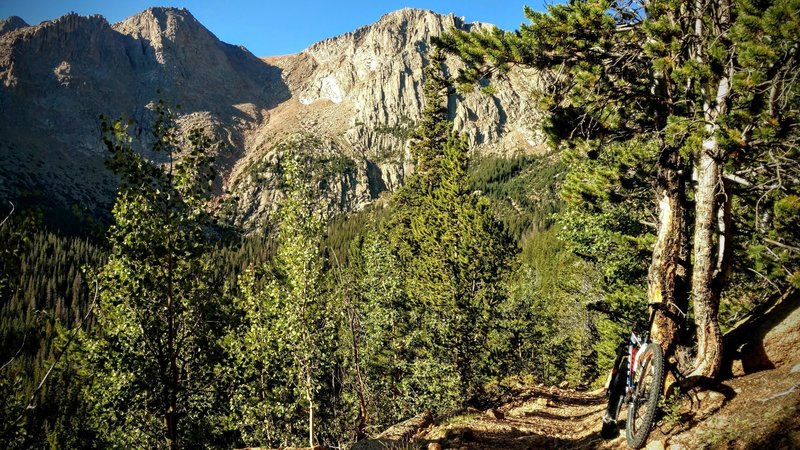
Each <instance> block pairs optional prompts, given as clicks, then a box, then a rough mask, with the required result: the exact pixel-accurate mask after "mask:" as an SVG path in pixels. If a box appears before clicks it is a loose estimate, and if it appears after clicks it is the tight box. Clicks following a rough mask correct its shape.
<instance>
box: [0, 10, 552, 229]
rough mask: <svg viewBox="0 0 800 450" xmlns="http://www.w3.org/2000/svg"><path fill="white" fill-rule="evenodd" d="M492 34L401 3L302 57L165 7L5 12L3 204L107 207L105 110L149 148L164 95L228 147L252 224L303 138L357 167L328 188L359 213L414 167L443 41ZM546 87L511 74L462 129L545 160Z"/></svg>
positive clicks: (277, 190)
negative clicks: (112, 18)
mask: <svg viewBox="0 0 800 450" xmlns="http://www.w3.org/2000/svg"><path fill="white" fill-rule="evenodd" d="M480 26H484V25H480V24H472V25H471V24H465V23H464V22H463V21H462V20H461V19H459V18H457V17H454V16H452V15H450V16H442V15H438V14H435V13H433V12H430V11H424V10H416V9H403V10H399V11H396V12H393V13H390V14H387V15H386V16H384V17H382V18H381V19H380V20H379V21H378V22H377V23H375V24H373V25H369V26H366V27H363V28H360V29H358V30H355V31H353V32H350V33H347V34H344V35H341V36H338V37H334V38H330V39H327V40H324V41H322V42H319V43H317V44H314V45H312V46H311V47H309V48H308V49H306V50H304V51H302V52H300V53H298V54H296V55H290V56H285V57H275V58H264V59H258V58H256V57H255V56H254V55H252V54H251V53H250V52H248V51H247V50H246V49H244V48H242V47H237V46H233V45H230V44H226V43H224V42H221V41H220V40H219V39H217V38H216V36H214V35H213V34H212V33H211V32H210V31H208V30H207V29H206V28H205V27H203V26H202V25H201V24H200V23H199V22H198V21H197V20H196V19H195V18H194V17H193V16H192V15H191V14H190V13H189V12H188V11H187V10H185V9H175V8H152V9H148V10H146V11H144V12H142V13H140V14H137V15H136V16H133V17H130V18H128V19H126V20H124V21H122V22H120V23H116V24H113V25H112V24H109V23H108V22H107V21H106V20H105V19H104V18H103V17H100V16H92V17H82V16H78V15H76V14H69V15H66V16H64V17H61V18H59V19H57V20H53V21H48V22H43V23H41V24H39V25H36V26H28V25H27V24H25V23H24V21H22V20H21V19H19V18H9V19H6V20H4V21H3V22H2V23H0V30H2V32H0V197H5V198H12V199H20V197H21V196H22V194H21V193H25V195H27V197H25V198H26V200H27V201H29V202H37V201H38V202H41V203H43V204H45V206H46V207H47V208H49V209H54V210H62V211H70V210H75V209H78V210H84V211H85V212H86V213H88V214H93V213H94V212H95V211H97V210H102V209H106V210H107V209H108V207H109V204H110V202H111V200H112V199H113V195H114V189H115V183H114V181H113V178H112V177H111V176H110V175H109V174H108V173H107V171H106V170H105V169H104V168H103V165H102V159H103V155H104V150H103V147H102V143H101V141H100V138H99V137H100V136H99V126H98V116H99V115H100V114H104V115H106V116H110V117H119V116H125V117H128V118H132V119H134V120H136V121H137V123H139V124H141V125H140V127H142V128H137V129H136V130H133V132H134V134H135V135H136V136H137V137H138V138H141V139H137V140H136V141H137V142H139V143H140V144H139V145H140V146H141V150H144V149H145V148H146V144H147V137H148V136H149V132H148V130H147V128H146V127H147V124H148V123H149V121H150V119H151V116H152V112H151V108H152V102H154V101H155V100H156V99H157V98H158V97H159V96H160V97H162V98H164V99H165V100H166V101H167V102H170V103H179V104H180V105H181V106H182V108H181V124H182V125H183V126H186V127H191V126H200V127H203V128H206V129H208V130H210V131H211V132H212V133H213V134H214V135H215V136H216V137H217V138H219V139H220V140H222V141H223V143H224V144H225V145H224V146H223V147H222V148H223V150H222V151H221V153H220V154H219V155H217V156H218V165H219V167H220V168H221V169H222V170H221V172H222V175H223V182H222V183H221V184H220V186H218V191H217V192H218V194H219V195H223V194H222V192H223V189H222V188H224V189H225V190H227V191H228V192H230V193H231V194H232V195H234V196H235V198H237V199H238V200H237V201H236V202H234V210H235V211H233V214H232V216H233V217H236V221H237V223H238V224H239V225H242V226H245V227H247V228H256V227H258V226H260V224H262V223H263V222H264V220H265V219H266V218H267V217H268V215H269V213H270V212H271V211H272V210H274V209H275V207H276V206H277V204H278V203H279V202H280V199H281V198H282V193H281V189H282V188H281V183H280V179H279V178H280V177H279V176H277V175H278V174H277V172H274V171H273V172H270V171H269V170H271V169H270V167H271V166H270V165H269V164H263V162H264V161H270V160H275V159H276V158H280V152H281V150H280V148H282V145H281V144H282V143H283V142H284V141H286V140H287V139H289V140H291V139H295V140H296V139H297V136H298V133H300V134H301V135H302V139H301V141H302V142H305V143H309V142H313V143H314V145H308V146H305V147H304V148H301V149H299V151H302V152H305V153H306V154H307V155H308V156H309V157H310V159H311V160H312V161H319V162H320V163H321V164H326V163H325V161H328V162H330V161H334V160H335V161H338V162H337V164H335V165H334V166H335V167H339V168H346V169H347V172H340V173H330V174H329V175H330V177H329V178H327V179H325V180H323V182H322V184H321V185H320V186H321V187H320V198H321V199H323V200H324V204H325V205H326V209H327V210H328V211H329V212H330V213H336V212H339V211H349V210H358V209H361V208H363V207H364V206H365V205H367V204H369V203H370V202H372V201H374V200H375V199H376V198H378V196H380V195H381V193H382V192H384V191H393V190H395V189H396V188H397V187H398V186H399V185H401V184H402V182H403V179H404V177H405V176H406V175H407V174H408V173H409V172H410V171H411V170H413V166H412V164H411V161H410V155H409V153H408V143H409V136H410V134H411V132H412V131H413V127H414V124H415V122H416V121H417V120H418V118H419V116H420V111H421V107H422V98H421V88H422V83H423V79H422V69H423V67H424V66H425V64H426V62H427V52H428V50H429V47H430V39H431V37H433V36H438V35H440V34H441V33H443V32H445V31H447V30H448V29H450V28H454V27H455V28H461V29H471V28H475V27H480ZM448 67H449V70H450V71H451V72H455V71H456V70H457V69H458V67H459V62H458V61H457V60H455V59H452V58H451V59H449V60H448ZM534 81H535V77H534V76H533V75H532V74H530V73H522V72H519V71H518V72H512V73H511V74H510V75H509V77H508V78H507V79H506V80H502V81H500V82H498V84H497V86H496V87H497V90H496V94H494V95H493V96H489V95H484V94H481V93H474V94H469V95H464V96H455V95H454V96H453V97H452V98H451V99H450V113H451V117H452V118H453V119H454V126H455V128H456V129H457V130H459V131H462V132H464V133H465V134H466V135H467V136H468V137H469V139H470V141H471V143H472V144H473V147H474V148H475V149H476V151H477V152H482V153H496V154H500V155H506V154H510V153H518V152H536V151H539V150H540V149H541V148H543V146H544V144H543V142H544V139H543V138H542V136H541V133H540V131H539V125H538V121H539V117H540V114H539V113H538V112H537V111H536V109H535V107H534V105H533V104H532V102H531V101H530V100H529V99H528V93H529V92H530V90H531V87H532V86H531V85H530V84H531V83H533V82H534ZM158 92H160V94H159V93H158ZM309 137H313V139H308V138H309ZM342 161H346V164H339V163H342ZM262 169H263V170H265V172H263V173H262V172H259V171H260V170H262ZM37 199H38V200H37Z"/></svg>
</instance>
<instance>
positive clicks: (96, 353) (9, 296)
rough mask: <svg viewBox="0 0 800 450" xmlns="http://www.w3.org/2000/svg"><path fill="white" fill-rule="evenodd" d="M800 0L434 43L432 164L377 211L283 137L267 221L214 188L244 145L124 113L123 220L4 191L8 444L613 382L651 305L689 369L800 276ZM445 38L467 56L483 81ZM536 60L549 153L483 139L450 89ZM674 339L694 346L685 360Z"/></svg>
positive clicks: (3, 405)
mask: <svg viewBox="0 0 800 450" xmlns="http://www.w3.org/2000/svg"><path fill="white" fill-rule="evenodd" d="M798 11H800V3H799V2H798V1H797V0H775V1H765V2H751V1H738V0H737V1H733V2H716V1H708V2H694V3H691V4H688V3H684V2H673V1H654V2H648V3H646V4H644V3H643V4H639V3H636V2H633V3H628V2H606V1H596V0H575V1H570V2H568V3H564V4H557V5H553V6H550V7H549V8H548V11H547V12H545V13H537V12H534V11H531V10H527V11H526V15H527V18H528V21H527V22H526V24H523V26H522V27H521V28H520V30H519V31H516V32H504V31H501V30H498V29H493V30H479V31H477V32H466V31H459V30H453V32H452V33H450V34H448V35H445V36H443V37H442V38H441V39H439V40H438V41H437V42H436V43H435V44H436V45H435V46H434V47H432V50H431V52H430V53H429V55H428V58H429V63H428V65H427V67H426V69H425V86H424V91H423V92H424V109H423V115H422V118H421V120H420V121H419V122H418V123H417V124H416V126H415V128H414V131H413V134H412V136H411V138H410V152H411V155H412V157H413V162H414V172H413V174H411V175H409V176H408V177H407V178H406V179H405V180H404V183H403V185H402V186H401V187H399V188H398V189H397V190H396V191H395V192H393V193H391V195H384V196H382V197H381V198H380V199H378V200H376V201H375V202H374V203H372V204H371V205H369V206H368V207H367V208H365V209H364V210H362V211H359V212H354V213H344V214H339V215H330V214H328V212H327V211H326V210H324V209H323V208H321V207H320V205H319V204H318V203H317V202H316V199H317V196H316V194H315V189H318V187H319V186H320V183H321V182H322V181H321V179H320V173H321V172H324V171H325V170H326V168H325V167H320V163H319V161H317V160H315V158H314V155H313V154H312V153H310V151H309V148H310V146H309V137H308V136H305V135H304V134H303V133H302V132H300V131H298V133H297V134H296V135H295V136H293V137H292V138H290V139H287V140H285V141H284V142H282V143H281V144H280V148H279V149H278V150H279V151H280V155H281V156H280V159H279V161H278V168H279V173H280V174H281V183H282V186H283V187H284V189H285V192H286V195H285V198H283V199H282V203H281V206H280V208H279V209H278V210H277V211H276V212H275V213H274V214H273V215H271V216H270V218H269V221H268V223H267V224H266V225H264V226H263V227H262V228H261V229H259V230H256V231H255V232H251V233H244V232H242V230H239V229H237V228H236V226H234V225H233V224H232V223H230V221H229V220H227V218H226V215H225V214H224V212H225V211H226V205H225V204H220V203H219V202H216V203H215V202H213V201H212V195H211V190H212V187H213V186H214V181H215V179H216V178H217V176H218V175H217V173H216V171H215V163H214V158H213V157H212V156H211V155H212V154H213V150H214V148H215V146H217V145H219V143H218V142H216V141H215V140H214V139H212V138H211V137H210V135H208V134H207V133H206V132H205V131H204V130H202V129H193V130H191V131H188V132H187V131H185V130H182V129H180V128H179V127H177V126H176V118H177V115H179V114H180V109H178V108H176V107H175V106H173V105H170V104H167V103H165V102H159V103H158V104H156V105H155V107H154V113H155V114H154V116H155V121H154V123H153V124H152V125H151V127H150V128H151V129H152V131H153V135H154V136H153V139H152V142H153V143H152V148H151V150H152V155H158V161H160V162H158V163H156V162H154V161H152V160H150V159H148V158H146V157H145V156H143V155H142V154H141V153H139V152H137V151H135V150H134V146H133V145H132V143H131V142H132V139H135V137H132V136H131V135H130V134H129V127H128V125H127V122H125V121H123V120H117V119H116V118H111V119H109V118H102V119H101V121H100V123H99V124H98V125H99V127H100V128H102V139H103V140H104V143H105V145H106V147H107V149H108V152H107V163H106V164H107V167H108V169H109V170H110V171H111V172H113V173H114V174H115V175H116V176H117V177H118V179H119V180H120V185H119V191H118V194H117V197H116V201H115V204H114V208H113V211H112V212H111V214H112V217H113V219H112V221H111V223H109V224H102V223H95V224H93V225H92V226H91V227H89V226H87V227H86V228H85V230H84V232H82V233H77V234H75V233H73V234H67V233H61V232H60V231H59V230H58V228H57V227H56V226H53V225H52V224H48V225H47V226H45V225H44V224H43V221H42V219H41V217H39V216H40V213H39V212H37V211H35V210H31V209H26V208H25V205H15V204H11V203H7V204H4V205H2V206H0V207H2V208H3V209H2V210H0V220H2V225H0V242H1V243H2V246H1V247H0V268H1V269H2V270H1V271H0V298H1V299H2V304H1V306H2V310H0V342H2V346H1V347H0V364H2V366H0V390H1V391H2V392H3V395H2V400H0V424H1V425H0V442H3V443H6V444H7V447H8V448H45V447H47V448H239V447H246V446H253V447H267V448H273V447H284V446H310V447H314V446H316V445H325V446H329V447H336V448H346V447H348V446H349V445H351V444H352V443H354V442H356V441H358V440H361V439H364V438H365V437H368V436H373V435H375V434H376V433H378V432H380V431H381V430H383V429H384V428H386V427H387V426H389V425H392V424H394V423H396V422H399V421H401V420H404V419H407V418H409V417H411V416H414V415H416V414H419V413H420V412H423V411H431V412H432V413H433V414H434V415H435V416H437V415H438V416H445V415H448V414H453V413H456V412H458V411H463V410H466V409H467V408H469V407H471V408H486V407H489V406H491V405H493V404H495V403H496V402H497V401H499V400H500V399H504V398H506V397H507V395H508V392H510V391H511V390H512V389H514V388H515V387H517V386H520V385H537V384H543V385H545V386H551V385H559V384H562V383H564V382H567V384H568V385H569V386H571V387H577V388H585V389H595V388H599V387H602V386H603V384H604V383H605V382H606V374H607V371H608V370H609V368H610V367H611V364H612V362H613V359H614V357H615V355H616V350H617V347H618V345H619V344H620V342H621V341H622V340H623V339H624V338H625V331H626V329H625V324H624V323H620V322H616V321H612V320H609V318H608V317H606V316H604V315H599V314H596V313H592V312H591V311H589V310H587V308H586V305H587V304H589V303H593V302H602V303H603V304H604V305H606V306H607V307H608V308H610V309H612V310H613V311H614V312H615V313H617V314H619V315H621V316H624V317H628V318H641V317H643V316H644V317H646V314H647V303H648V302H666V303H671V304H674V305H676V306H677V307H678V308H679V310H680V311H683V312H684V314H685V317H684V318H683V319H682V320H676V319H675V318H674V317H668V316H666V315H659V316H658V318H657V321H656V331H655V332H654V333H655V335H656V336H657V339H658V341H659V342H660V343H661V345H662V347H664V350H665V351H666V352H667V353H668V354H669V355H671V356H672V360H671V364H672V370H674V372H675V373H676V374H682V375H683V376H685V377H686V379H689V380H690V379H691V378H692V377H696V378H708V379H714V378H716V377H718V376H719V375H720V372H721V370H722V367H723V364H724V361H723V360H724V354H723V349H722V335H723V334H724V333H725V332H726V331H728V330H729V329H730V328H731V327H733V325H734V324H735V323H736V322H737V321H739V320H740V319H741V318H742V317H743V316H745V315H746V314H747V313H749V312H750V311H752V310H754V309H756V308H758V307H760V306H762V305H766V304H769V303H770V302H775V301H777V300H780V299H787V298H788V299H793V300H792V301H796V300H797V289H798V288H800V265H799V264H798V263H799V262H800V227H798V223H800V222H799V221H800V154H798V153H799V152H800V147H798V143H799V142H800V140H799V139H800V129H798V114H799V113H800V109H798V107H799V106H800V102H799V101H798V100H799V98H798V94H800V85H798V82H797V75H798V70H797V69H798V64H799V63H798V58H799V57H800V55H798V45H799V44H800V42H799V41H798V36H800V17H799V16H800V13H798ZM446 54H450V55H456V56H458V57H459V58H461V59H462V60H463V61H464V62H465V63H466V69H464V70H462V71H461V72H460V73H458V74H451V73H449V72H448V71H447V70H446V68H445V65H444V58H445V55H446ZM513 66H524V67H530V68H535V69H537V70H538V73H539V76H540V77H541V79H542V83H541V91H540V92H538V93H537V96H538V97H537V99H538V101H539V102H540V103H541V106H542V108H543V109H544V110H545V111H547V113H548V120H547V130H546V131H547V133H548V136H549V139H550V150H549V151H548V152H546V153H543V154H539V155H518V156H490V155H481V156H478V155H475V154H474V153H473V152H471V149H470V148H469V145H468V144H467V140H466V139H465V138H464V137H463V136H461V135H459V134H458V133H456V132H454V131H453V126H452V122H451V121H450V120H448V109H447V100H448V96H456V95H460V94H459V93H460V92H464V91H468V90H472V89H476V88H479V89H483V90H485V91H486V94H487V95H491V87H492V85H491V82H492V80H494V79H496V78H497V77H502V76H503V74H504V73H506V72H507V71H508V69H509V68H510V67H513ZM673 355H674V356H673Z"/></svg>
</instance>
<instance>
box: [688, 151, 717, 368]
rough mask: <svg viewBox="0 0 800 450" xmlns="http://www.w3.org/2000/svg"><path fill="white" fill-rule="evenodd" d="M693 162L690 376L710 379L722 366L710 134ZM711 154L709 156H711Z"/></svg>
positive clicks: (714, 167)
mask: <svg viewBox="0 0 800 450" xmlns="http://www.w3.org/2000/svg"><path fill="white" fill-rule="evenodd" d="M703 147H704V148H703V151H702V153H701V154H700V156H699V157H698V161H697V167H696V170H697V186H696V189H695V230H694V249H693V252H694V270H693V272H692V299H693V302H694V317H695V323H696V324H697V357H696V359H695V369H694V371H693V372H692V373H691V375H690V376H692V377H702V378H714V377H716V376H717V373H719V369H720V366H721V364H722V334H721V332H720V328H719V323H718V321H717V315H718V312H719V301H720V290H721V285H720V283H717V282H716V280H715V272H716V270H715V269H716V268H717V267H718V266H719V265H721V264H722V263H723V261H721V260H720V261H718V260H717V259H718V256H719V255H720V254H721V253H720V252H719V250H718V248H717V245H716V244H717V242H718V240H717V230H716V228H717V223H718V222H717V221H718V214H720V211H724V210H725V208H722V209H720V208H719V206H718V196H719V195H720V194H724V192H721V191H722V176H721V175H722V173H721V167H720V163H719V161H718V160H717V158H715V155H714V154H713V153H715V152H714V151H713V150H714V149H713V148H712V147H716V142H715V139H714V135H712V136H711V137H709V138H708V139H707V140H706V142H705V143H704V145H703ZM712 152H713V153H712Z"/></svg>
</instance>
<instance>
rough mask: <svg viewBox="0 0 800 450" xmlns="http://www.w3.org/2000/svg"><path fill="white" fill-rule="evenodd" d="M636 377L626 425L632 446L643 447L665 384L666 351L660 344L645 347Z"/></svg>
mask: <svg viewBox="0 0 800 450" xmlns="http://www.w3.org/2000/svg"><path fill="white" fill-rule="evenodd" d="M636 377H637V378H638V382H637V383H636V389H635V391H634V393H633V398H632V399H631V402H630V404H628V422H627V423H626V427H625V430H626V433H625V435H626V437H627V439H628V445H629V446H630V447H631V448H641V447H642V446H643V445H644V443H645V441H646V440H647V436H648V435H649V434H650V428H651V427H652V426H653V419H654V418H655V415H656V409H657V408H658V399H659V398H660V397H661V390H662V389H663V386H664V353H663V352H662V351H661V347H659V346H658V344H656V343H651V344H649V345H648V346H647V347H646V348H645V350H644V354H643V355H642V366H641V368H640V369H639V371H638V372H637V374H636Z"/></svg>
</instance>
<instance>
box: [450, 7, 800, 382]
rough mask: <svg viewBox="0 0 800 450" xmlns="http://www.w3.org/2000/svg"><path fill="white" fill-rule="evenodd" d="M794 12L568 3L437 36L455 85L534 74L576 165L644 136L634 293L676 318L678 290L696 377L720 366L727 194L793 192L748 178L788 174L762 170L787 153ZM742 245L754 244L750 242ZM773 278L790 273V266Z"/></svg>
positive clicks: (556, 132)
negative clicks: (642, 236) (458, 67)
mask: <svg viewBox="0 0 800 450" xmlns="http://www.w3.org/2000/svg"><path fill="white" fill-rule="evenodd" d="M797 9H798V4H797V1H796V0H775V1H768V2H758V3H753V2H749V1H734V2H718V1H713V0H710V1H701V2H694V3H685V2H677V1H671V0H665V1H655V2H641V3H639V2H632V3H631V2H613V1H606V0H599V1H598V0H573V1H570V2H569V3H567V4H563V5H553V6H550V7H549V8H548V11H547V12H546V13H536V12H533V11H532V10H530V9H526V15H527V17H528V18H529V19H530V24H527V25H523V26H522V27H521V28H520V30H519V31H517V32H503V31H500V30H497V29H494V30H490V31H483V32H479V33H466V32H460V31H454V32H453V33H452V34H450V35H449V36H448V37H446V38H445V39H444V41H443V44H444V45H445V46H446V47H447V48H449V49H450V50H452V51H454V52H457V53H459V54H460V55H461V56H462V57H463V58H464V60H465V62H466V63H467V69H466V70H465V71H463V72H462V73H461V80H462V82H463V84H464V85H467V86H470V85H473V84H474V83H476V82H478V81H480V80H482V79H484V78H485V77H488V76H491V75H492V74H494V73H500V74H502V73H504V72H505V71H507V70H508V69H509V68H510V67H511V66H513V65H524V66H530V67H535V68H538V69H540V70H541V73H542V77H543V80H544V82H545V84H546V85H547V86H548V91H547V92H546V93H545V95H543V96H542V100H543V104H544V105H545V106H547V107H548V108H550V110H551V112H552V114H551V116H550V124H549V131H550V132H551V134H552V135H553V136H554V137H556V138H557V139H560V140H562V142H564V141H563V140H564V139H566V142H568V143H570V144H573V145H575V146H577V147H583V151H584V152H585V153H586V154H587V156H588V157H591V156H592V155H593V154H597V152H604V151H608V150H609V149H612V150H613V149H614V147H613V146H608V145H607V144H608V143H609V142H615V141H623V142H624V141H628V142H635V141H636V140H639V139H646V140H651V141H652V142H654V144H655V145H654V149H655V151H654V153H653V155H652V157H651V158H652V159H655V160H656V161H657V164H656V165H655V166H654V168H653V170H652V172H651V174H652V176H653V179H654V183H653V186H652V191H653V192H654V193H655V202H654V203H653V209H655V210H656V211H655V213H654V215H655V216H656V217H658V221H657V223H656V233H655V243H654V245H653V252H652V259H651V262H650V266H649V270H648V299H649V300H650V301H652V302H665V303H670V304H675V305H677V306H679V308H680V309H683V310H685V307H686V305H687V303H688V300H689V297H690V296H691V300H692V304H693V308H694V318H695V321H696V324H697V347H698V351H697V357H696V360H695V364H694V368H693V370H692V373H693V374H694V375H696V376H698V377H713V376H715V375H716V374H717V373H718V370H719V367H720V361H721V356H722V351H721V344H722V343H721V339H720V337H721V333H720V328H719V324H718V309H719V304H720V298H721V293H722V289H723V288H724V287H725V286H726V285H727V281H728V279H729V275H730V269H731V261H732V254H733V253H732V252H733V248H734V247H733V240H734V235H735V233H734V220H733V219H734V214H733V212H734V208H733V206H734V201H733V199H734V195H735V194H736V195H741V196H743V197H747V196H749V195H753V194H755V195H758V196H763V195H764V193H765V192H766V193H768V194H770V195H771V196H772V198H775V199H776V204H777V203H779V202H780V199H781V198H791V196H793V195H795V192H796V191H797V185H796V184H795V183H791V182H790V183H787V182H780V183H779V186H778V187H774V185H773V186H771V187H767V186H765V185H764V184H763V183H761V181H762V180H763V179H765V178H768V179H769V178H771V179H775V178H774V177H773V176H772V175H770V174H777V173H778V172H780V171H783V170H787V168H788V170H790V171H795V170H796V169H795V168H796V166H797V162H796V159H792V158H791V157H790V158H788V159H781V163H780V164H775V165H773V166H772V168H771V169H767V168H766V166H765V165H764V161H765V160H771V161H773V162H775V161H776V156H777V155H780V156H777V157H778V158H784V157H785V156H788V155H793V154H794V152H796V148H797V145H796V144H797V138H798V133H797V127H796V126H795V124H796V121H797V104H798V103H797V92H798V91H797V89H798V88H797V86H796V83H793V82H790V81H788V80H789V78H790V77H791V75H788V74H796V73H797V69H798V58H797V55H796V53H797V36H798V33H797V31H798V26H800V25H799V24H800V22H799V20H800V19H798V16H797V14H796V11H797ZM587 144H588V145H587ZM754 161H761V162H757V163H755V164H754V163H753V162H754ZM692 174H695V176H696V181H694V182H693V180H692V179H691V178H690V177H691V176H692ZM748 178H750V179H748ZM733 184H740V185H741V186H744V187H745V189H744V190H742V189H735V188H734V187H733ZM768 197H769V195H768ZM790 203H791V202H790ZM692 205H693V206H694V208H693V209H692V208H691V207H692ZM789 209H791V208H789ZM739 214H744V212H743V211H739ZM792 214H793V213H792ZM784 236H785V237H784V238H783V239H786V238H791V236H788V235H784ZM753 239H755V240H756V241H760V242H762V243H763V244H768V242H767V241H765V240H764V239H763V235H762V237H754V238H753ZM776 242H778V243H779V244H780V245H784V246H785V245H790V246H792V247H795V246H794V245H793V244H788V243H787V242H786V241H783V240H778V241H776ZM773 245H774V244H773ZM780 245H778V247H779V246H780ZM784 250H785V249H784ZM778 259H780V258H778ZM787 272H788V275H789V278H791V276H792V275H791V274H793V273H795V272H796V266H793V268H788V270H787ZM655 335H656V337H657V338H658V339H660V340H661V342H662V345H664V346H665V347H667V348H668V349H672V347H673V345H674V344H675V342H676V340H677V335H676V325H675V321H674V320H671V318H670V317H668V316H667V315H662V314H659V316H658V318H657V322H656V330H655Z"/></svg>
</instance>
